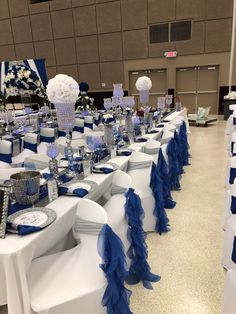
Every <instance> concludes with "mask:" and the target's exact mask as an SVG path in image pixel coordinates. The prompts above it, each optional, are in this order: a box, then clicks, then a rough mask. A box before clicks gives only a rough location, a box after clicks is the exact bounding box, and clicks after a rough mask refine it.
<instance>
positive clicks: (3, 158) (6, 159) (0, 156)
mask: <svg viewBox="0 0 236 314" xmlns="http://www.w3.org/2000/svg"><path fill="white" fill-rule="evenodd" d="M0 161H3V162H6V163H8V164H11V163H12V154H2V153H1V154H0Z"/></svg>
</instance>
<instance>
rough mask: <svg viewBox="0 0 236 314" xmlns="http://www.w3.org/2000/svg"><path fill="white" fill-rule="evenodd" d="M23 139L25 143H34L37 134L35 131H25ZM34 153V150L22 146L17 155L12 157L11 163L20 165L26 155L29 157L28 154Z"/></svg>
mask: <svg viewBox="0 0 236 314" xmlns="http://www.w3.org/2000/svg"><path fill="white" fill-rule="evenodd" d="M23 141H24V142H26V143H29V144H33V145H35V144H37V143H38V135H37V134H35V133H27V134H26V135H25V136H24V139H23ZM34 154H35V152H33V151H32V150H30V149H28V148H24V149H23V151H22V152H21V153H20V154H19V155H17V156H15V157H13V158H12V163H13V164H15V165H17V164H19V165H20V164H22V163H23V162H24V161H25V158H26V157H29V156H31V155H34Z"/></svg>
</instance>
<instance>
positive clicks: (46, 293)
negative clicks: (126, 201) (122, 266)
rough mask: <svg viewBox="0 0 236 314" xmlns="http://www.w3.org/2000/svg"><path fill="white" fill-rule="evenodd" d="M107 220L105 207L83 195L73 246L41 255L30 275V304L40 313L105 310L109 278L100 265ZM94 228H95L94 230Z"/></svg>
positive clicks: (89, 313) (100, 313)
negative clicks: (101, 238) (102, 232)
mask: <svg viewBox="0 0 236 314" xmlns="http://www.w3.org/2000/svg"><path fill="white" fill-rule="evenodd" d="M106 223H107V215H106V212H105V210H104V209H103V208H102V207H101V206H100V205H98V204H97V203H95V202H93V201H90V200H86V199H83V200H81V201H80V202H79V204H78V209H77V213H76V221H75V225H74V227H73V234H74V236H75V238H76V239H77V241H78V242H79V244H78V245H77V246H76V247H74V248H73V249H70V250H67V251H64V252H60V253H57V254H53V255H49V256H45V257H41V258H38V259H36V260H34V261H33V263H32V265H31V267H30V270H29V275H28V282H29V290H30V298H31V306H32V309H33V311H34V312H35V313H38V314H65V313H68V314H78V313H86V314H94V313H96V314H105V313H106V309H105V308H104V307H103V306H102V304H101V301H102V297H103V294H104V291H105V289H106V285H107V283H106V279H105V276H104V274H103V271H102V269H101V268H100V267H99V264H101V258H100V256H99V254H98V250H97V240H98V232H99V229H100V228H101V227H102V226H103V225H104V224H106ZM94 229H95V231H94Z"/></svg>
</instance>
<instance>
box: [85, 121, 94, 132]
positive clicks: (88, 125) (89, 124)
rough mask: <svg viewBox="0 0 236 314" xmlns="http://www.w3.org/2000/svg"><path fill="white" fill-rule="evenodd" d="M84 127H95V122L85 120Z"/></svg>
mask: <svg viewBox="0 0 236 314" xmlns="http://www.w3.org/2000/svg"><path fill="white" fill-rule="evenodd" d="M84 127H86V128H89V129H91V130H92V129H93V123H89V122H84Z"/></svg>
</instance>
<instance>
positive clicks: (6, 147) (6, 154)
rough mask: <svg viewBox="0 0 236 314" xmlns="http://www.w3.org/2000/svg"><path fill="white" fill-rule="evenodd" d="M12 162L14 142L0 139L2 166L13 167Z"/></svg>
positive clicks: (0, 161) (0, 162) (0, 165)
mask: <svg viewBox="0 0 236 314" xmlns="http://www.w3.org/2000/svg"><path fill="white" fill-rule="evenodd" d="M11 163H12V143H11V142H10V141H6V140H0V168H2V169H3V168H11V166H10V164H11Z"/></svg>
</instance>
